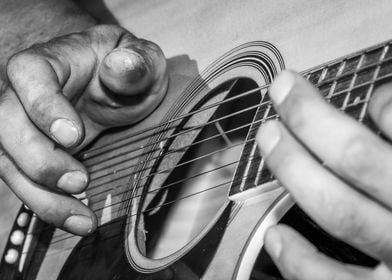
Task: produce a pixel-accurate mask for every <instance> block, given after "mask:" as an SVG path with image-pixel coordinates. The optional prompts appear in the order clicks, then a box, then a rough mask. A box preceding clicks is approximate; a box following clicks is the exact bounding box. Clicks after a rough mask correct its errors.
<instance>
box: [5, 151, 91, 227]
mask: <svg viewBox="0 0 392 280" xmlns="http://www.w3.org/2000/svg"><path fill="white" fill-rule="evenodd" d="M0 177H1V178H2V179H3V180H4V181H5V182H6V184H7V185H8V186H9V187H10V188H11V189H12V190H13V191H14V193H15V194H16V195H17V196H18V197H19V198H20V199H21V200H22V201H23V202H24V203H25V204H26V205H27V206H28V207H29V208H30V209H31V210H32V211H34V212H35V213H36V214H37V215H38V216H39V217H40V218H41V219H42V220H43V221H45V222H47V223H49V224H52V225H54V226H56V227H59V228H62V229H64V230H66V231H69V232H72V233H74V234H78V235H86V234H89V233H90V232H92V231H93V230H95V228H96V227H97V220H96V217H95V215H94V213H92V211H91V210H90V209H89V208H88V207H86V206H85V205H84V204H83V203H82V202H80V201H79V200H77V199H75V198H73V197H70V196H66V195H64V194H61V193H54V192H50V191H48V190H46V189H44V188H43V187H41V186H39V185H37V184H35V183H33V182H31V181H30V180H29V179H27V178H26V177H25V176H23V175H22V174H21V173H20V172H19V170H18V169H17V168H16V166H15V165H14V164H13V162H12V161H11V160H10V158H9V156H8V155H7V154H6V153H5V152H4V151H3V150H0Z"/></svg>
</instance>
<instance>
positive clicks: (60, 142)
mask: <svg viewBox="0 0 392 280" xmlns="http://www.w3.org/2000/svg"><path fill="white" fill-rule="evenodd" d="M7 75H8V79H9V84H8V86H7V87H5V88H4V89H3V90H2V92H1V99H0V100H1V101H0V143H1V146H0V177H1V178H2V179H3V180H4V181H5V182H6V183H7V185H8V186H9V187H10V188H11V189H12V190H13V191H14V192H15V194H16V195H17V196H18V197H19V198H20V199H21V200H22V201H23V202H24V203H25V204H26V205H27V206H28V207H29V208H31V209H32V210H33V211H34V212H35V213H37V215H38V216H39V217H40V218H41V219H42V220H44V221H46V222H48V223H50V224H53V225H55V226H57V227H60V228H63V229H65V230H67V231H69V232H73V233H75V234H79V235H85V234H88V233H90V232H91V231H93V230H94V229H95V228H96V226H97V221H96V218H95V215H94V214H93V212H92V211H91V210H90V209H89V208H88V207H86V206H85V205H84V204H82V203H81V202H80V201H79V200H77V199H75V198H73V197H72V196H70V195H68V194H76V193H80V192H82V191H83V190H84V189H85V188H86V186H87V184H88V180H89V179H88V173H87V171H86V169H85V167H84V166H83V165H82V164H81V163H80V162H78V161H77V160H76V159H74V158H73V157H72V156H71V154H70V153H71V152H70V151H76V150H79V149H80V148H81V147H83V146H85V145H86V144H88V143H89V142H90V141H91V140H92V139H93V138H94V137H96V136H97V135H98V134H99V133H101V132H102V131H103V130H105V129H106V128H110V127H114V126H121V125H126V124H132V123H135V122H137V121H139V120H141V119H142V118H144V117H146V116H147V115H148V114H149V113H151V112H152V110H154V108H156V107H157V106H158V104H159V103H160V101H161V100H162V99H163V97H164V95H165V93H166V89H167V86H168V77H167V73H166V61H165V58H164V55H163V53H162V51H161V50H160V48H159V47H158V46H157V45H155V44H153V43H151V42H149V41H146V40H141V39H138V38H136V37H135V36H133V35H132V34H130V33H129V32H127V31H126V30H124V29H122V28H121V27H118V26H112V25H102V26H96V27H93V28H90V29H88V30H86V31H84V32H81V33H75V34H70V35H67V36H63V37H59V38H55V39H53V40H51V41H49V42H47V43H43V44H37V45H34V46H32V47H31V48H29V49H26V50H24V51H22V52H20V53H18V54H16V55H14V56H13V57H12V58H11V59H10V61H9V63H8V66H7Z"/></svg>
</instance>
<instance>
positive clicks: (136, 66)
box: [100, 48, 153, 95]
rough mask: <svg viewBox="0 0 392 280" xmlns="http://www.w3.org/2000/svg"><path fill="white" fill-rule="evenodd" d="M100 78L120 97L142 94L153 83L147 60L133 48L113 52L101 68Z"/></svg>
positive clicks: (118, 49) (105, 59)
mask: <svg viewBox="0 0 392 280" xmlns="http://www.w3.org/2000/svg"><path fill="white" fill-rule="evenodd" d="M100 78H101V81H102V82H103V83H104V84H105V86H106V87H108V88H109V89H110V90H111V91H113V92H114V93H116V94H120V95H134V94H138V93H141V92H143V91H144V90H146V89H147V88H148V87H149V86H151V84H152V82H153V75H152V69H151V66H150V65H149V63H148V61H147V59H145V58H144V56H143V55H142V54H140V53H139V52H137V51H134V50H132V49H131V48H117V49H114V50H113V51H111V52H110V53H109V54H108V55H107V56H106V57H105V58H104V60H103V62H102V64H101V66H100Z"/></svg>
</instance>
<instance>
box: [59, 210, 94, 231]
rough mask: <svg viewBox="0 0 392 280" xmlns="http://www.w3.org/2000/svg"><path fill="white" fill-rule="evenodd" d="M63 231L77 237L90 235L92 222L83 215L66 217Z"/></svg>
mask: <svg viewBox="0 0 392 280" xmlns="http://www.w3.org/2000/svg"><path fill="white" fill-rule="evenodd" d="M63 227H64V229H65V230H67V231H70V232H72V233H74V234H77V235H86V234H89V233H91V231H92V227H93V222H92V220H91V218H90V217H87V216H83V215H73V216H70V217H68V218H67V219H66V220H65V222H64V225H63Z"/></svg>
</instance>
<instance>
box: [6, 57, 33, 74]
mask: <svg viewBox="0 0 392 280" xmlns="http://www.w3.org/2000/svg"><path fill="white" fill-rule="evenodd" d="M30 60H31V54H29V52H27V51H21V52H18V53H15V54H14V55H12V56H11V57H10V58H9V60H8V63H7V74H8V77H9V78H13V77H15V75H16V74H17V73H19V72H20V70H21V69H23V68H24V66H25V65H26V63H28V62H29V61H30Z"/></svg>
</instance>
